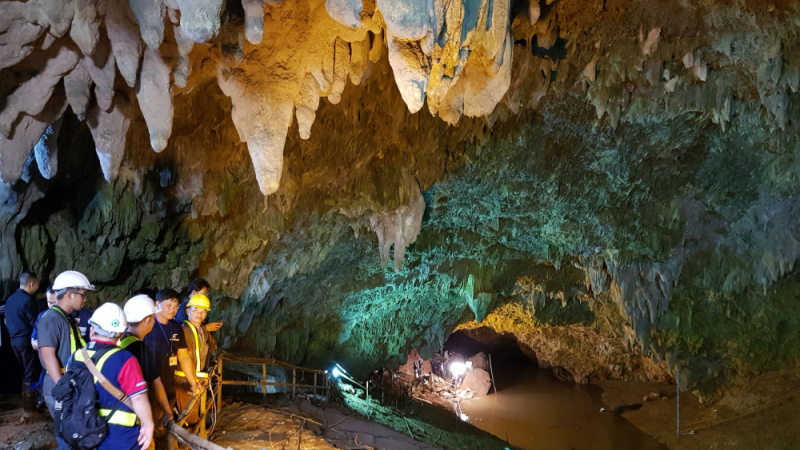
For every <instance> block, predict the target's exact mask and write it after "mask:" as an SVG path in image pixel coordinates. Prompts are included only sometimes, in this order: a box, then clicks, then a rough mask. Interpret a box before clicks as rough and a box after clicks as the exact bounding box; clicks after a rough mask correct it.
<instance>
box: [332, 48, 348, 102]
mask: <svg viewBox="0 0 800 450" xmlns="http://www.w3.org/2000/svg"><path fill="white" fill-rule="evenodd" d="M349 70H350V44H348V43H347V41H345V40H344V39H340V38H336V44H335V46H334V59H333V77H332V80H331V92H330V94H328V100H329V101H330V102H331V103H333V104H334V105H335V104H337V103H339V100H341V98H342V97H341V94H342V92H343V91H344V87H345V84H346V83H347V75H348V72H349Z"/></svg>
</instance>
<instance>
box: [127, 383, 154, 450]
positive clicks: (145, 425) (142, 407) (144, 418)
mask: <svg viewBox="0 0 800 450" xmlns="http://www.w3.org/2000/svg"><path fill="white" fill-rule="evenodd" d="M131 409H133V412H135V413H136V417H138V418H139V423H140V425H139V439H138V442H139V445H141V446H142V450H147V447H149V446H150V442H152V441H153V415H152V413H151V412H150V401H149V400H147V396H146V395H143V394H139V395H134V396H133V397H131Z"/></svg>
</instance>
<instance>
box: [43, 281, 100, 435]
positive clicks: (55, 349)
mask: <svg viewBox="0 0 800 450" xmlns="http://www.w3.org/2000/svg"><path fill="white" fill-rule="evenodd" d="M93 290H94V286H93V285H92V283H90V282H89V279H88V278H86V276H85V275H83V274H82V273H80V272H75V271H72V270H68V271H66V272H62V273H61V274H59V275H58V276H57V277H56V279H55V280H54V281H53V291H55V293H56V305H55V306H53V307H52V308H50V309H48V310H47V311H46V312H45V313H44V314H43V315H42V317H41V319H39V323H38V324H37V325H36V335H37V338H38V341H39V359H40V360H41V362H42V367H43V368H44V369H45V370H46V371H47V376H45V377H44V381H42V394H43V395H44V400H45V403H46V404H47V409H49V410H50V415H51V416H53V418H55V409H54V404H53V396H52V391H53V386H54V385H55V384H56V382H58V380H59V379H61V375H62V374H63V373H64V367H66V364H67V361H68V360H69V358H70V356H71V355H72V354H73V353H75V351H76V350H78V349H79V348H82V347H84V346H85V345H86V343H85V342H84V340H83V338H82V337H81V335H80V331H79V330H78V325H77V324H76V323H75V320H74V319H73V318H72V312H73V311H75V310H79V309H81V307H83V304H84V302H85V300H86V293H87V292H88V291H93ZM58 444H59V445H58V447H59V449H65V448H68V447H67V445H66V443H64V442H63V441H61V440H60V439H58Z"/></svg>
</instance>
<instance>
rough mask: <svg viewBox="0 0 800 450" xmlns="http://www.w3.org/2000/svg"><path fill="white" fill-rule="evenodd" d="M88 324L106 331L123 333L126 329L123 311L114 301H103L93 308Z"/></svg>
mask: <svg viewBox="0 0 800 450" xmlns="http://www.w3.org/2000/svg"><path fill="white" fill-rule="evenodd" d="M89 325H92V326H94V327H95V328H99V329H101V330H103V331H105V332H107V333H124V332H125V330H127V329H128V321H127V320H125V313H124V312H123V311H122V308H120V307H119V305H117V304H115V303H103V304H102V305H100V307H99V308H97V309H95V310H94V314H92V318H91V319H89Z"/></svg>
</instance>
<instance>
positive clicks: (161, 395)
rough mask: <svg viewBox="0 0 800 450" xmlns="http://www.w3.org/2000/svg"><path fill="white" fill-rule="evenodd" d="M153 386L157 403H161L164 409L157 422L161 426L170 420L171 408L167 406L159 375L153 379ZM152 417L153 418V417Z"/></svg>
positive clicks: (165, 394)
mask: <svg viewBox="0 0 800 450" xmlns="http://www.w3.org/2000/svg"><path fill="white" fill-rule="evenodd" d="M153 388H154V389H155V391H156V400H158V404H159V405H161V409H163V410H164V414H163V415H162V418H161V420H160V421H159V424H158V425H159V426H160V427H163V426H164V425H166V424H167V422H169V421H170V420H172V408H170V406H169V399H168V398H167V391H165V390H164V383H162V382H161V377H158V378H156V379H155V380H153ZM153 419H154V420H155V417H154V418H153Z"/></svg>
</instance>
